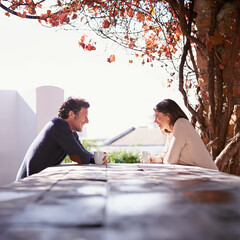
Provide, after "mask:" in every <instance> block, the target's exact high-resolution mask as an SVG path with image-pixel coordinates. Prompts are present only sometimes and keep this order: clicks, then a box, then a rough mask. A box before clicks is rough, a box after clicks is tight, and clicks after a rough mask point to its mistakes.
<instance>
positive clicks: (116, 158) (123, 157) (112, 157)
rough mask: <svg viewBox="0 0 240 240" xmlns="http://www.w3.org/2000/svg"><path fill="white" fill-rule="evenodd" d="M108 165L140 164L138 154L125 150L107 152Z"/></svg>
mask: <svg viewBox="0 0 240 240" xmlns="http://www.w3.org/2000/svg"><path fill="white" fill-rule="evenodd" d="M108 159H109V163H140V159H139V152H134V151H127V150H126V149H122V150H118V151H117V150H114V151H112V152H108Z"/></svg>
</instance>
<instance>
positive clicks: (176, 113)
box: [153, 99, 188, 126]
mask: <svg viewBox="0 0 240 240" xmlns="http://www.w3.org/2000/svg"><path fill="white" fill-rule="evenodd" d="M153 110H154V111H157V112H161V113H163V114H169V117H170V124H171V125H172V126H173V125H174V123H175V122H176V121H177V120H178V119H179V118H185V119H188V117H187V115H186V114H185V113H184V112H183V110H182V109H181V108H180V107H179V106H178V104H177V103H176V102H174V101H173V100H171V99H164V100H163V101H161V102H160V103H158V104H157V105H156V107H155V108H154V109H153Z"/></svg>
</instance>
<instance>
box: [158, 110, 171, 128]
mask: <svg viewBox="0 0 240 240" xmlns="http://www.w3.org/2000/svg"><path fill="white" fill-rule="evenodd" d="M154 122H155V123H156V124H157V125H158V126H159V127H160V129H161V130H165V129H166V130H168V131H171V130H172V127H171V125H170V117H169V114H164V113H161V112H157V111H155V120H154Z"/></svg>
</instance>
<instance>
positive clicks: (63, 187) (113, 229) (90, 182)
mask: <svg viewBox="0 0 240 240" xmlns="http://www.w3.org/2000/svg"><path fill="white" fill-rule="evenodd" d="M0 239H1V240H5V239H6V240H8V239H16V240H22V239H23V240H85V239H87V240H155V239H156V240H159V239H160V240H161V239H164V240H168V239H174V240H188V239H189V240H203V239H205V240H215V239H216V240H222V239H224V240H240V177H237V176H233V175H229V174H225V173H221V172H218V171H215V170H209V169H203V168H199V167H188V166H179V165H163V164H108V165H104V166H103V165H94V164H92V165H75V164H70V165H60V166H57V167H50V168H47V169H45V170H44V171H42V172H40V173H38V174H35V175H32V176H30V177H28V178H25V179H23V180H21V181H19V182H15V183H12V184H9V185H6V186H2V187H0Z"/></svg>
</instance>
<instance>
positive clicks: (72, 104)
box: [58, 97, 90, 119]
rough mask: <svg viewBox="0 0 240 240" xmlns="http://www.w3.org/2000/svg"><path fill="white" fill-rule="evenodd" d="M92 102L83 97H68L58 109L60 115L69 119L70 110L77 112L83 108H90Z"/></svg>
mask: <svg viewBox="0 0 240 240" xmlns="http://www.w3.org/2000/svg"><path fill="white" fill-rule="evenodd" d="M89 107H90V104H89V103H88V102H87V101H85V99H83V98H72V97H70V98H68V99H67V100H66V101H65V102H64V103H63V104H62V106H61V107H60V109H59V111H58V117H60V118H63V119H67V118H68V117H69V112H70V111H73V112H74V113H75V114H77V113H78V112H79V111H80V110H81V108H89Z"/></svg>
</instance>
